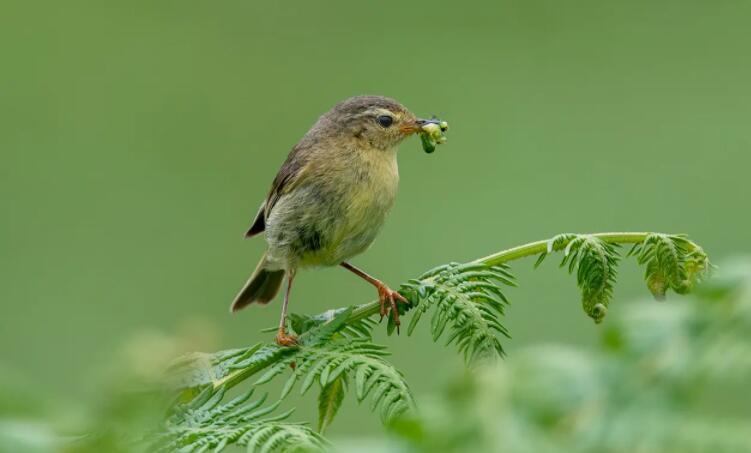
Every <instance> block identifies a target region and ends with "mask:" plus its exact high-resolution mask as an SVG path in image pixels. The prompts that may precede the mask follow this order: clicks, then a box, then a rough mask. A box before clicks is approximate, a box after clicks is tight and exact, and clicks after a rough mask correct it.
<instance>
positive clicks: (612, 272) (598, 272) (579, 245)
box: [535, 233, 620, 323]
mask: <svg viewBox="0 0 751 453" xmlns="http://www.w3.org/2000/svg"><path fill="white" fill-rule="evenodd" d="M616 247H618V244H611V243H607V242H605V241H603V240H602V239H600V238H598V237H596V236H593V235H590V234H569V233H566V234H560V235H558V236H555V237H554V238H553V239H551V240H550V241H549V242H548V246H547V250H546V251H545V252H543V253H541V254H540V256H539V257H538V259H537V262H536V263H535V266H539V265H540V264H541V263H542V262H543V260H544V259H545V257H546V256H547V255H549V254H550V253H552V252H554V251H555V252H558V251H561V250H563V259H562V260H561V264H560V267H567V268H568V271H569V273H573V272H574V271H576V283H577V286H578V287H579V289H580V290H581V293H582V308H583V309H584V312H585V313H586V314H587V315H589V316H590V317H591V318H592V319H594V320H595V322H596V323H600V322H602V319H603V318H604V317H605V315H606V314H607V312H608V305H609V304H610V300H611V299H612V298H613V285H614V284H615V278H616V274H617V268H618V262H619V260H620V255H619V254H618V251H617V250H616Z"/></svg>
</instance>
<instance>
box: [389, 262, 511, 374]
mask: <svg viewBox="0 0 751 453" xmlns="http://www.w3.org/2000/svg"><path fill="white" fill-rule="evenodd" d="M499 283H502V284H505V285H509V286H514V285H515V284H514V277H513V275H511V273H510V272H509V271H508V268H507V267H506V266H488V265H486V264H483V263H468V264H459V263H452V264H449V265H446V266H441V267H439V268H436V269H432V270H430V271H428V272H426V273H425V274H423V275H422V276H420V278H419V279H417V280H410V281H409V282H407V283H405V284H404V285H402V287H401V288H400V293H402V294H403V295H404V296H405V297H407V298H408V299H409V300H410V302H411V304H412V305H413V306H415V308H414V310H413V314H412V319H411V320H410V323H409V326H408V327H407V334H408V335H411V334H412V332H413V331H414V329H415V327H416V326H417V323H418V322H419V321H420V319H421V317H422V315H423V314H424V313H426V312H427V311H428V310H429V309H431V308H432V309H433V316H432V318H431V322H430V330H431V333H432V335H433V341H438V339H439V338H441V336H442V335H443V333H444V332H445V330H446V327H449V330H450V331H451V333H450V334H449V338H448V341H447V344H456V345H457V347H458V349H459V351H460V352H461V353H462V354H463V355H464V357H465V360H466V361H467V362H468V363H472V362H475V361H477V360H482V359H487V358H490V357H493V358H494V357H497V356H499V355H501V356H502V355H503V354H504V352H503V346H502V345H501V342H500V340H499V339H498V334H500V335H503V336H506V337H508V336H509V333H508V331H507V330H506V328H505V327H504V326H503V325H502V324H501V322H500V318H501V317H502V316H503V313H504V305H505V304H508V299H507V298H506V296H505V294H504V293H503V291H502V290H501V289H500V287H499Z"/></svg>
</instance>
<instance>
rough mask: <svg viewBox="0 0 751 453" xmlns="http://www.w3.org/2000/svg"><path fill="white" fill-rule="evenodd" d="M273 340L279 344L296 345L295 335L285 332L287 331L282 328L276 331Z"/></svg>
mask: <svg viewBox="0 0 751 453" xmlns="http://www.w3.org/2000/svg"><path fill="white" fill-rule="evenodd" d="M274 341H275V342H276V344H278V345H279V346H285V347H289V346H297V337H296V336H294V335H289V334H287V332H285V331H284V330H282V329H280V330H279V332H277V333H276V338H275V339H274Z"/></svg>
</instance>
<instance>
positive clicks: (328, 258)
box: [232, 96, 433, 346]
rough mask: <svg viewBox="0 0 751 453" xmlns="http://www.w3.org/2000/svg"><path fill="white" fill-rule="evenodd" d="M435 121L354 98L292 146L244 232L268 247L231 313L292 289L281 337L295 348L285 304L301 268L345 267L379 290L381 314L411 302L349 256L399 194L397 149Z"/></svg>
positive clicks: (381, 101)
mask: <svg viewBox="0 0 751 453" xmlns="http://www.w3.org/2000/svg"><path fill="white" fill-rule="evenodd" d="M432 122H433V121H431V120H422V119H418V118H417V117H415V115H413V114H412V113H410V111H409V110H407V109H406V108H405V107H403V106H402V105H401V104H399V103H398V102H396V101H395V100H393V99H389V98H386V97H381V96H356V97H352V98H349V99H347V100H345V101H343V102H340V103H339V104H336V105H335V106H334V107H333V108H332V109H331V110H329V111H328V112H326V113H325V114H324V115H323V116H321V117H320V118H319V119H318V121H317V122H316V123H315V124H314V125H313V127H312V128H311V129H310V130H309V131H308V132H307V133H306V134H305V135H304V136H303V138H302V139H301V140H300V141H299V142H298V143H297V145H295V146H294V148H292V151H291V152H290V153H289V156H288V157H287V160H286V161H285V162H284V164H283V165H282V168H281V169H280V170H279V173H277V175H276V178H274V182H273V183H272V184H271V190H270V191H269V193H268V196H267V197H266V200H265V201H264V202H263V203H262V204H261V207H260V209H259V210H258V214H256V217H255V220H253V223H252V225H251V227H250V229H249V230H248V232H247V233H246V234H245V236H246V237H253V236H255V235H257V234H259V233H261V232H263V231H265V232H266V242H267V243H268V249H267V250H266V253H265V254H264V255H263V257H262V258H261V261H260V262H259V263H258V266H257V267H256V270H255V272H253V275H252V276H251V277H250V279H249V280H248V282H247V283H246V284H245V286H244V287H243V289H242V290H241V291H240V293H239V294H238V295H237V297H236V298H235V301H234V303H233V304H232V311H233V312H234V311H237V310H240V309H241V308H244V307H246V306H247V305H249V304H252V303H254V302H257V303H259V304H266V303H268V302H269V301H271V300H272V299H273V298H274V296H276V294H277V292H278V291H279V288H280V286H281V285H282V281H283V279H284V277H285V276H286V277H287V291H286V294H285V297H284V304H283V305H282V316H281V320H280V321H279V331H278V333H277V335H276V342H277V343H278V344H280V345H284V346H289V345H293V344H295V342H296V339H295V338H294V337H293V336H291V335H288V334H287V331H286V320H287V306H288V304H289V295H290V290H291V288H292V282H293V280H294V278H295V273H296V272H297V269H299V268H301V267H308V266H338V265H340V266H342V267H344V268H345V269H348V270H350V271H352V272H353V273H355V274H356V275H358V276H360V277H361V278H363V279H364V280H366V281H367V282H368V283H370V284H372V285H373V286H375V287H376V289H377V290H378V299H379V301H380V303H381V317H383V316H385V315H386V313H387V312H388V310H389V309H390V311H391V313H392V316H393V317H394V321H395V322H396V324H397V325H398V324H399V314H398V311H397V309H396V302H397V301H402V302H407V300H406V299H405V298H404V297H403V296H402V295H401V294H399V293H398V292H396V291H394V290H392V289H391V288H389V287H388V286H386V284H384V283H383V282H381V281H380V280H378V279H376V278H374V277H371V276H370V275H368V274H366V273H365V272H363V271H362V270H360V269H358V268H356V267H355V266H353V265H352V264H350V263H348V262H347V260H349V259H350V258H352V257H353V256H355V255H357V254H359V253H362V252H363V251H364V250H366V249H367V248H368V246H370V244H371V243H372V242H373V240H374V239H375V237H376V235H377V233H378V231H379V230H380V228H381V226H382V225H383V222H384V220H385V219H386V214H387V213H388V212H389V210H390V209H391V206H392V205H393V203H394V198H395V196H396V190H397V186H398V183H399V172H398V169H397V163H396V148H397V145H399V143H400V142H401V141H402V140H404V139H405V138H406V137H408V136H410V135H412V134H414V133H416V132H419V131H421V129H422V127H423V126H425V125H427V124H430V123H432Z"/></svg>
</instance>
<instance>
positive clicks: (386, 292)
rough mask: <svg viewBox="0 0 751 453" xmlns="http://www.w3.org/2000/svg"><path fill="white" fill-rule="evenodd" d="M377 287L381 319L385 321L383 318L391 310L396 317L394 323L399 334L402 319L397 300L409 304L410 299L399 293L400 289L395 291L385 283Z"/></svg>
mask: <svg viewBox="0 0 751 453" xmlns="http://www.w3.org/2000/svg"><path fill="white" fill-rule="evenodd" d="M377 288H378V302H379V303H380V304H381V306H380V315H381V321H383V318H384V317H385V316H386V315H387V314H388V312H389V311H391V316H392V317H393V318H394V325H395V326H396V333H397V335H398V334H399V326H400V325H401V321H399V308H398V307H397V305H396V302H397V301H399V302H403V303H405V304H408V303H409V301H408V300H407V299H406V298H405V297H404V296H402V295H401V294H399V292H398V291H394V290H392V289H391V288H389V287H388V286H386V285H384V284H381V285H378V286H377ZM387 302H388V305H387Z"/></svg>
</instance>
